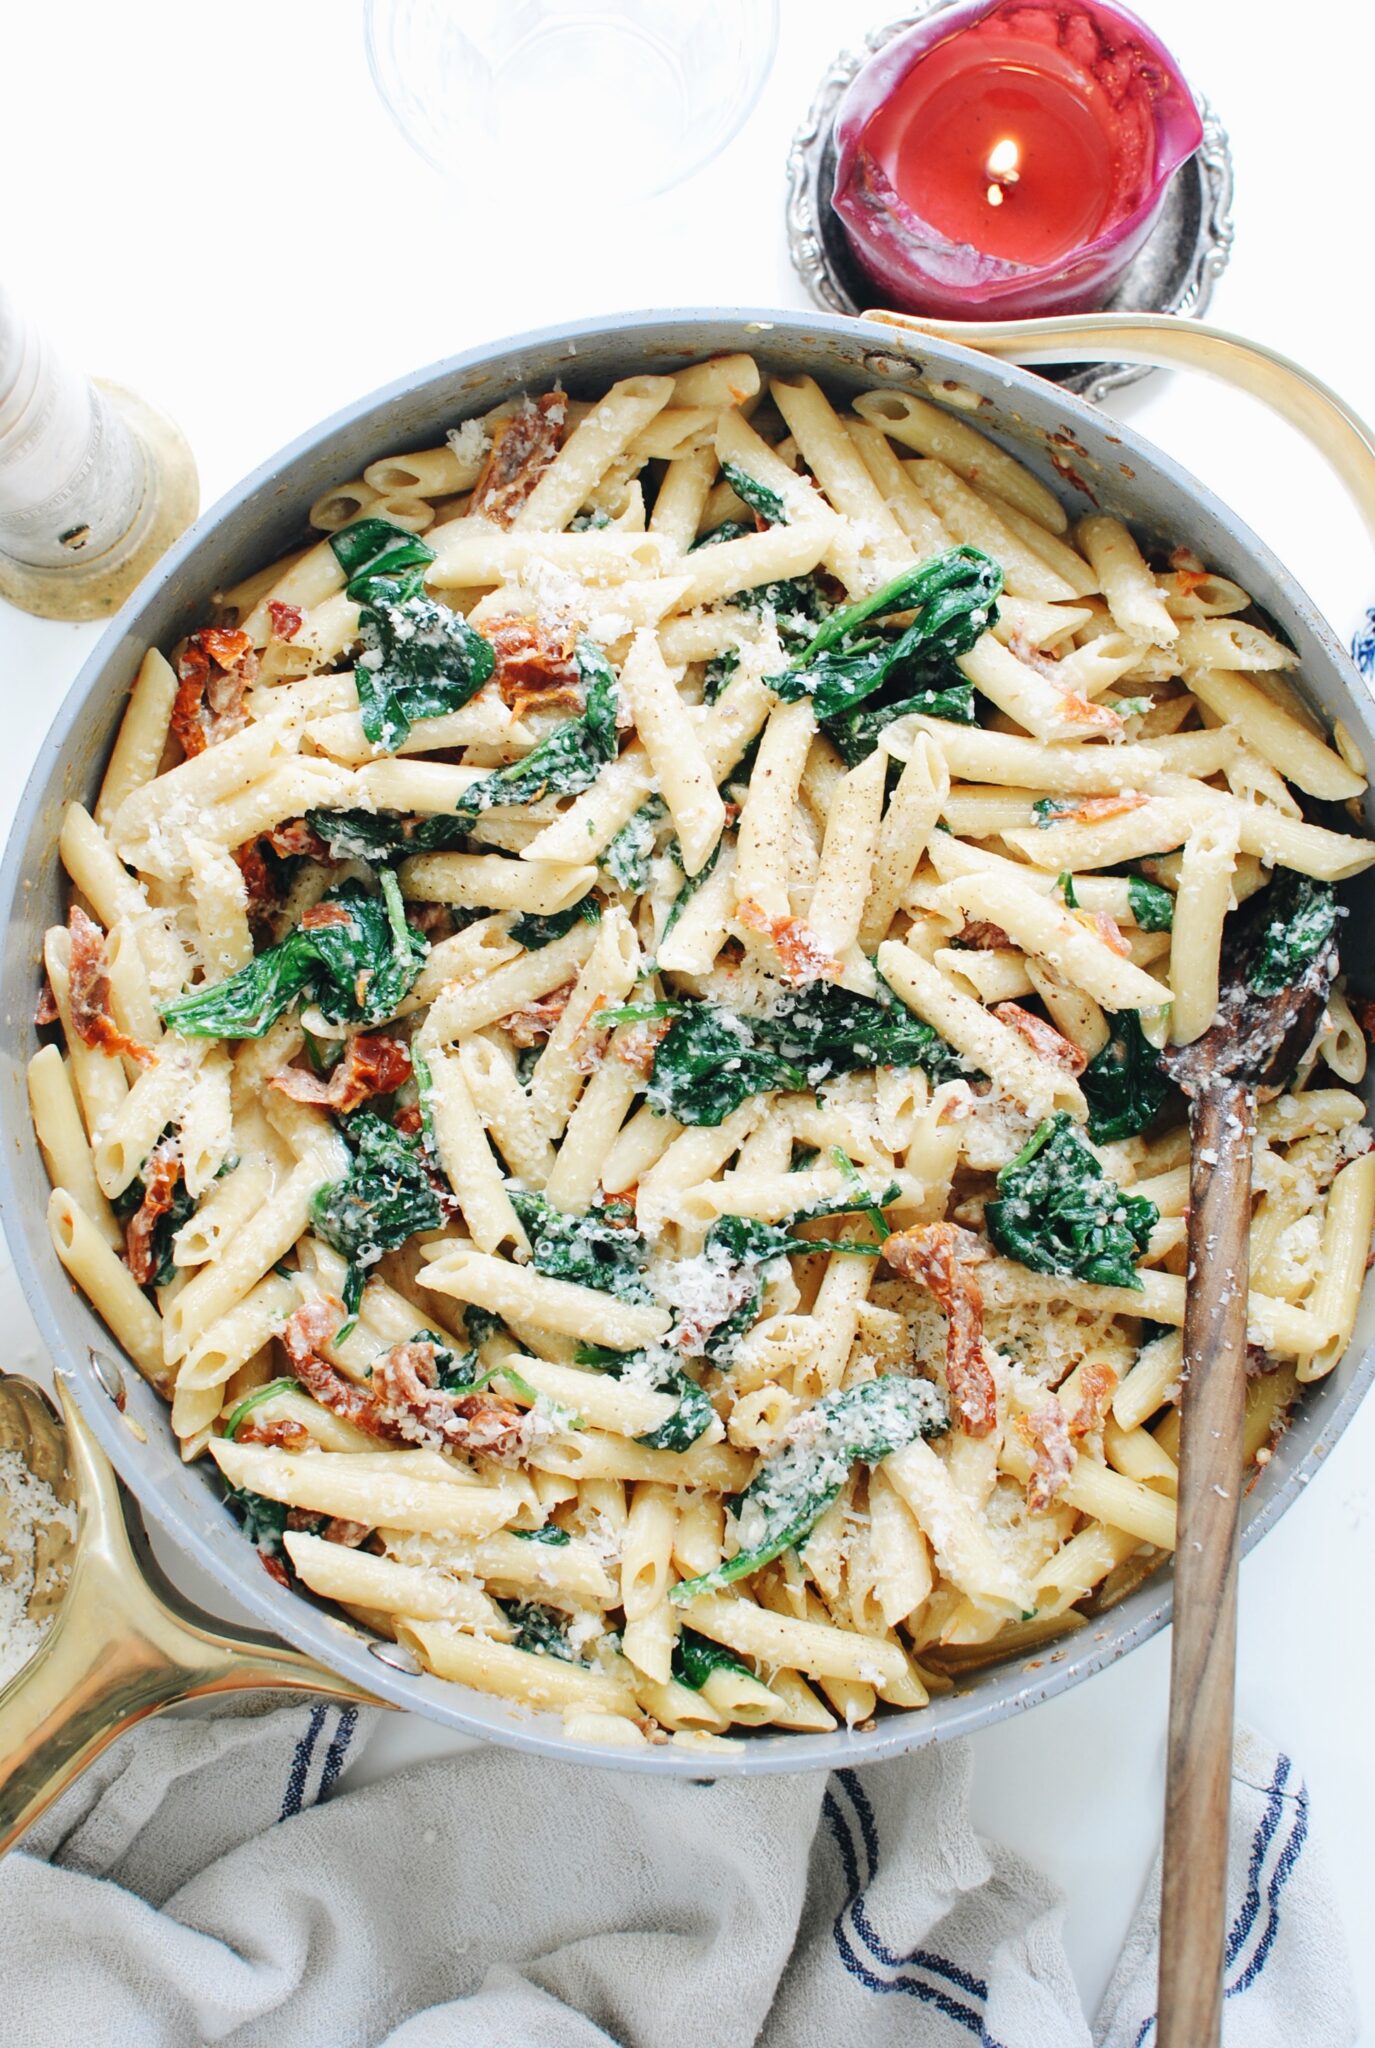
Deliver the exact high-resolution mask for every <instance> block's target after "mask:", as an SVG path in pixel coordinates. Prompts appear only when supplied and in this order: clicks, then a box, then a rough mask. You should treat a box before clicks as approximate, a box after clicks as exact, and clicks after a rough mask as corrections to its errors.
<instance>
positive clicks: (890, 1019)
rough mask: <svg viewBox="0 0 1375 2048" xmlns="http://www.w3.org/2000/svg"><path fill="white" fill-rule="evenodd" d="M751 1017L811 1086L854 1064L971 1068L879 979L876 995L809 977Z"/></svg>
mask: <svg viewBox="0 0 1375 2048" xmlns="http://www.w3.org/2000/svg"><path fill="white" fill-rule="evenodd" d="M751 1021H752V1028H753V1030H754V1033H755V1035H756V1037H758V1038H762V1039H764V1040H765V1041H766V1042H767V1043H768V1044H770V1045H773V1046H776V1047H777V1048H778V1050H779V1051H780V1052H781V1053H782V1054H783V1055H784V1056H785V1057H786V1058H787V1059H790V1060H793V1061H794V1062H796V1064H797V1065H798V1066H800V1067H804V1068H805V1069H806V1074H807V1080H808V1082H809V1083H811V1084H812V1085H813V1086H815V1085H816V1083H817V1082H818V1081H821V1080H825V1079H827V1078H829V1076H830V1075H832V1074H849V1073H852V1072H853V1071H854V1070H855V1069H856V1068H857V1067H921V1068H922V1069H923V1070H924V1071H925V1072H926V1073H927V1074H928V1075H929V1076H930V1078H931V1079H932V1080H933V1081H939V1080H944V1079H946V1078H947V1077H948V1076H949V1075H951V1074H957V1073H959V1074H967V1073H969V1072H970V1071H971V1070H970V1068H969V1067H968V1065H967V1064H966V1063H965V1061H964V1060H963V1059H962V1058H961V1056H960V1055H959V1054H958V1053H957V1052H955V1051H954V1050H953V1049H952V1048H951V1047H950V1046H948V1045H947V1044H946V1042H945V1040H944V1039H943V1038H942V1037H940V1035H939V1033H937V1032H936V1031H933V1030H932V1028H931V1026H930V1025H929V1024H924V1023H923V1022H922V1021H921V1019H920V1018H919V1017H914V1016H913V1015H912V1012H911V1011H910V1010H909V1009H908V1008H907V1007H906V1005H905V1004H904V1003H901V1002H899V1001H898V999H897V997H896V996H895V995H894V994H893V992H892V990H891V989H890V988H889V987H888V986H887V984H886V983H885V982H883V981H881V980H880V982H879V985H878V995H877V996H876V997H872V996H860V995H854V994H852V993H851V992H850V990H848V989H843V988H837V987H836V986H835V984H834V983H833V982H826V981H813V982H809V983H808V984H807V985H806V986H805V987H804V988H799V989H792V990H789V991H788V993H787V994H786V995H783V996H780V997H779V999H778V1001H777V1002H776V1003H775V1004H774V1007H773V1010H772V1012H771V1013H770V1015H769V1016H767V1017H761V1018H755V1019H752V1020H751Z"/></svg>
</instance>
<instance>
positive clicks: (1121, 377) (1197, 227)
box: [787, 0, 1234, 402]
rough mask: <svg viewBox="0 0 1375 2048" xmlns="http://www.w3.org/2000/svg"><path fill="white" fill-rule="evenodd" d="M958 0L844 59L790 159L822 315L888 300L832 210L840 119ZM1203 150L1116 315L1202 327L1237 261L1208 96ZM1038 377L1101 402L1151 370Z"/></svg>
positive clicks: (1203, 108) (808, 275)
mask: <svg viewBox="0 0 1375 2048" xmlns="http://www.w3.org/2000/svg"><path fill="white" fill-rule="evenodd" d="M952 4H954V0H919V4H918V5H916V6H913V7H910V8H909V9H908V10H907V11H906V12H905V13H903V14H901V15H899V16H898V17H897V19H896V20H894V21H890V22H885V23H884V24H883V25H882V26H881V27H879V28H875V29H872V30H871V31H870V32H869V34H868V36H867V37H866V38H865V42H864V47H863V48H862V49H860V50H842V51H840V52H839V54H838V55H837V56H836V57H835V59H834V60H833V62H832V63H831V65H830V67H829V69H828V70H827V72H826V74H825V76H824V77H823V78H822V80H821V83H820V84H819V86H818V87H817V90H816V96H815V98H814V99H813V101H812V104H811V108H810V110H809V112H808V114H807V118H806V119H805V121H803V123H802V125H801V127H800V128H799V129H798V130H797V132H796V134H795V135H794V137H793V142H792V148H791V150H790V151H789V154H788V201H787V231H788V248H789V252H790V253H791V256H792V260H793V268H794V269H795V270H796V272H797V274H798V276H799V277H800V278H801V280H802V282H803V284H804V285H805V286H806V288H807V291H808V294H809V295H810V297H811V298H812V299H814V300H815V301H816V303H817V305H819V306H825V307H828V308H829V309H830V310H831V311H832V312H835V313H858V312H861V311H862V310H863V309H864V308H865V307H866V306H872V305H875V304H876V303H878V300H879V299H880V298H881V293H880V292H879V289H878V287H877V286H876V285H874V284H873V283H872V282H871V281H870V280H869V279H868V278H866V277H865V275H864V272H863V271H862V270H861V269H860V267H859V264H858V263H857V262H856V260H855V257H854V254H853V252H852V250H851V248H850V245H849V242H848V240H847V239H846V236H845V231H844V229H843V228H842V226H841V224H840V220H839V217H838V216H837V214H836V213H835V212H834V211H833V209H832V206H831V194H832V192H833V191H834V190H835V170H836V150H835V140H834V126H835V116H836V110H837V108H838V107H839V105H840V102H841V100H842V99H843V98H844V97H845V93H846V91H847V89H848V88H849V86H850V83H851V81H852V80H853V79H854V77H855V75H856V74H857V72H858V71H859V70H860V68H861V66H862V65H864V64H866V63H867V62H868V61H869V59H870V57H872V56H873V55H874V53H875V51H877V50H881V49H882V48H883V47H884V45H885V44H886V43H890V42H891V41H892V40H893V38H894V37H895V36H899V35H902V34H903V33H904V32H905V31H906V30H907V29H909V28H912V27H914V26H915V25H916V24H917V23H918V22H920V21H925V20H926V19H927V18H928V16H930V15H931V14H935V13H939V12H940V11H941V10H942V9H944V8H946V7H949V6H951V5H952ZM1194 97H1195V99H1196V100H1197V102H1198V109H1199V113H1200V115H1201V116H1202V120H1203V142H1202V144H1201V146H1200V147H1199V149H1198V150H1196V151H1195V153H1194V155H1193V156H1192V157H1190V159H1189V161H1188V162H1187V163H1186V164H1184V165H1183V166H1182V167H1181V168H1180V170H1179V171H1177V172H1176V174H1175V176H1174V178H1173V180H1172V181H1171V184H1170V188H1169V191H1168V193H1167V195H1166V199H1165V205H1164V208H1163V209H1162V212H1161V215H1160V219H1159V221H1158V222H1157V223H1156V226H1155V228H1154V230H1153V231H1152V233H1151V235H1150V237H1149V239H1148V240H1147V242H1146V243H1145V244H1144V246H1143V247H1142V248H1141V250H1140V251H1139V252H1138V254H1137V255H1136V257H1135V259H1134V260H1133V262H1132V263H1131V264H1130V266H1129V267H1128V269H1127V270H1126V272H1125V273H1124V275H1123V277H1122V280H1121V282H1120V284H1119V285H1118V287H1117V289H1116V290H1115V291H1114V292H1113V294H1112V296H1111V298H1109V299H1108V301H1107V303H1106V305H1105V306H1104V307H1103V309H1102V310H1103V311H1104V312H1108V313H1139V312H1147V313H1177V314H1180V315H1183V316H1184V317H1185V318H1195V319H1197V318H1200V317H1201V316H1202V314H1203V313H1204V311H1205V309H1206V308H1207V305H1208V302H1209V300H1210V299H1211V298H1212V295H1213V287H1214V285H1215V284H1216V283H1217V280H1218V278H1219V277H1220V276H1221V275H1222V272H1223V271H1224V270H1225V269H1226V267H1227V261H1228V258H1229V257H1230V255H1231V253H1232V239H1233V232H1234V231H1233V226H1232V153H1231V148H1230V145H1229V143H1228V140H1227V131H1226V129H1225V128H1224V127H1223V126H1222V123H1221V122H1220V121H1219V120H1218V118H1217V115H1216V114H1215V113H1214V112H1213V110H1212V108H1211V107H1210V106H1209V104H1208V102H1207V100H1205V99H1204V98H1203V97H1202V95H1201V94H1198V93H1195V95H1194ZM1036 369H1037V371H1038V372H1039V373H1040V375H1041V376H1043V377H1049V378H1051V379H1052V380H1053V381H1054V382H1056V383H1058V384H1064V385H1065V386H1066V387H1067V388H1068V389H1069V390H1071V391H1078V392H1080V393H1082V395H1083V396H1084V397H1085V398H1089V399H1092V400H1094V401H1095V402H1097V401H1098V400H1100V399H1102V398H1104V397H1105V396H1106V395H1107V393H1108V392H1109V391H1113V390H1117V389H1120V388H1121V386H1123V385H1124V384H1135V383H1136V382H1137V380H1138V379H1139V378H1142V377H1149V376H1150V375H1151V371H1150V369H1149V368H1148V367H1146V366H1143V365H1142V364H1140V363H1099V364H1094V365H1092V366H1085V365H1083V364H1079V363H1074V364H1063V365H1057V364H1054V363H1037V365H1036Z"/></svg>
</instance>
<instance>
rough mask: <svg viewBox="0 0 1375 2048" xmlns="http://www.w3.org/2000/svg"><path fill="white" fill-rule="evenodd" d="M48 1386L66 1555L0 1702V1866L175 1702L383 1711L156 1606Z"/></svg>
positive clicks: (114, 1494) (100, 1483) (203, 1619)
mask: <svg viewBox="0 0 1375 2048" xmlns="http://www.w3.org/2000/svg"><path fill="white" fill-rule="evenodd" d="M58 1383H59V1390H60V1392H61V1396H62V1405H63V1409H64V1411H65V1418H66V1425H67V1445H68V1458H69V1462H70V1469H71V1473H72V1478H73V1481H74V1482H75V1488H76V1494H77V1498H78V1500H79V1501H80V1520H79V1525H78V1532H77V1550H76V1555H75V1559H74V1562H73V1565H72V1573H71V1579H70V1581H69V1583H68V1587H67V1592H66V1595H65V1597H64V1599H63V1601H62V1605H61V1607H60V1608H59V1609H58V1612H57V1615H56V1617H55V1619H54V1621H53V1624H52V1627H51V1628H50V1629H49V1631H48V1633H47V1635H46V1636H45V1638H44V1640H43V1642H42V1644H41V1646H40V1648H39V1649H38V1651H37V1653H36V1654H35V1655H34V1656H33V1657H32V1658H31V1659H30V1661H29V1662H28V1663H27V1664H26V1665H25V1666H24V1668H23V1670H22V1671H20V1672H19V1673H18V1674H17V1675H16V1677H15V1678H14V1679H12V1680H11V1682H10V1684H9V1685H7V1686H6V1687H4V1689H3V1690H0V1855H3V1853H4V1851H5V1850H6V1849H8V1848H9V1847H10V1846H11V1844H12V1843H14V1842H15V1841H17V1840H18V1838H19V1836H20V1835H21V1834H22V1833H23V1832H24V1830H25V1828H27V1827H28V1826H29V1824H30V1823H31V1822H32V1821H35V1820H37V1818H38V1816H39V1815H40V1814H41V1813H42V1812H43V1811H44V1810H45V1809H46V1808H47V1807H48V1806H50V1805H51V1804H52V1802H53V1800H54V1799H56V1798H57V1796H58V1794H59V1793H60V1792H63V1791H65V1790H66V1788H67V1786H68V1785H70V1784H71V1782H72V1780H73V1779H74V1778H76V1777H78V1776H79V1775H80V1773H81V1772H82V1771H83V1770H84V1769H85V1767H86V1765H87V1764H88V1763H92V1762H94V1760H95V1758H96V1757H98V1756H99V1755H100V1753H101V1751H102V1750H104V1749H106V1748H108V1746H109V1745H110V1743H112V1742H113V1741H114V1739H115V1737H116V1736H117V1735H121V1734H123V1732H124V1730H125V1729H126V1728H132V1727H133V1726H134V1724H135V1722H137V1721H142V1720H145V1719H146V1718H147V1717H148V1715H150V1714H158V1713H161V1712H162V1711H163V1709H164V1708H166V1707H172V1706H176V1705H178V1704H179V1702H180V1701H182V1700H190V1699H200V1698H203V1697H205V1696H206V1695H208V1694H211V1693H223V1692H243V1691H248V1690H252V1689H255V1688H265V1687H270V1688H274V1689H280V1690H284V1691H292V1692H311V1693H326V1694H329V1695H331V1696H332V1697H333V1698H335V1699H345V1700H359V1701H365V1702H366V1703H367V1704H369V1705H373V1706H378V1705H382V1704H384V1702H382V1701H377V1700H372V1699H371V1698H370V1696H369V1695H368V1694H366V1693H363V1692H360V1691H359V1690H358V1689H357V1688H356V1687H355V1686H352V1685H350V1684H349V1683H348V1682H347V1680H345V1679H343V1678H341V1677H340V1676H339V1675H338V1673H337V1672H333V1671H328V1670H326V1669H325V1667H324V1666H323V1665H320V1664H315V1663H312V1661H311V1660H310V1658H309V1657H304V1656H302V1655H301V1653H300V1652H299V1651H298V1650H292V1649H288V1648H287V1647H286V1645H285V1644H282V1643H278V1642H274V1641H273V1640H272V1638H271V1637H269V1636H257V1635H254V1634H253V1633H251V1632H250V1631H247V1630H245V1631H243V1632H242V1633H234V1632H232V1631H230V1630H227V1629H225V1628H224V1627H222V1626H221V1624H219V1623H218V1622H214V1621H212V1620H211V1619H210V1617H209V1616H208V1615H203V1614H200V1613H199V1612H198V1611H197V1610H196V1609H195V1608H193V1607H191V1606H190V1605H189V1604H186V1605H182V1604H181V1602H180V1596H179V1595H177V1594H175V1593H174V1592H173V1591H172V1590H171V1589H170V1588H169V1589H168V1595H167V1597H166V1598H164V1597H163V1595H162V1594H161V1593H160V1592H159V1591H158V1590H157V1589H156V1588H155V1587H154V1586H153V1585H151V1584H150V1583H149V1581H148V1579H147V1578H146V1577H145V1576H144V1567H143V1565H142V1564H141V1562H140V1560H139V1558H138V1556H137V1555H136V1552H135V1550H134V1547H133V1545H132V1544H131V1542H130V1538H129V1531H128V1529H127V1527H126V1525H125V1519H124V1504H123V1502H122V1500H121V1498H120V1494H119V1488H118V1486H117V1484H116V1481H115V1475H114V1473H113V1471H112V1470H111V1468H110V1466H109V1464H108V1463H107V1461H106V1459H105V1456H104V1453H103V1452H102V1451H101V1450H100V1448H99V1447H98V1445H97V1444H96V1441H95V1439H94V1437H92V1436H91V1434H90V1432H89V1431H88V1429H87V1428H86V1425H85V1423H84V1422H83V1421H82V1419H81V1415H80V1412H79V1410H78V1409H77V1406H76V1403H75V1401H74V1400H73V1399H72V1398H71V1396H70V1394H69V1392H68V1390H67V1387H66V1385H65V1383H64V1381H63V1377H62V1375H59V1376H58ZM173 1601H176V1602H177V1605H176V1606H175V1607H174V1605H173V1604H172V1603H173Z"/></svg>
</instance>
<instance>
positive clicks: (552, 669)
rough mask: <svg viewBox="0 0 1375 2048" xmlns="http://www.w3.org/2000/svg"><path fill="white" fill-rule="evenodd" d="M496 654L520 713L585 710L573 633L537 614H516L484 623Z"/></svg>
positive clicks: (500, 677)
mask: <svg viewBox="0 0 1375 2048" xmlns="http://www.w3.org/2000/svg"><path fill="white" fill-rule="evenodd" d="M482 630H483V633H484V636H485V637H486V638H487V639H488V640H490V642H491V643H492V652H493V654H494V655H495V656H496V668H495V671H494V674H495V678H496V686H497V689H498V691H499V692H500V694H501V700H502V702H503V704H508V705H509V706H510V708H511V710H512V712H513V713H514V715H515V716H516V717H517V718H520V717H522V716H523V715H524V713H525V712H526V711H527V710H529V709H531V708H532V707H533V709H535V710H536V711H554V710H568V711H581V710H582V708H583V689H582V683H581V679H580V677H579V674H578V665H577V662H576V661H575V660H574V659H573V645H574V636H573V633H572V632H571V631H570V630H568V629H566V628H557V627H550V626H545V625H542V624H541V623H540V621H539V620H538V619H526V618H520V617H519V616H515V615H513V616H511V617H509V618H504V619H492V620H490V621H489V623H488V624H487V625H485V626H484V627H483V629H482Z"/></svg>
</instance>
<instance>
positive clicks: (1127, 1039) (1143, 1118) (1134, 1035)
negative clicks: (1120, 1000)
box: [1079, 1010, 1169, 1145]
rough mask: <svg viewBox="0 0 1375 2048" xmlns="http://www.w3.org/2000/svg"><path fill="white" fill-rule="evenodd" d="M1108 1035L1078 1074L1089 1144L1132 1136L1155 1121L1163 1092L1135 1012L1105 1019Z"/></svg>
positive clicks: (1162, 1076) (1154, 1058)
mask: <svg viewBox="0 0 1375 2048" xmlns="http://www.w3.org/2000/svg"><path fill="white" fill-rule="evenodd" d="M1108 1021H1109V1024H1110V1026H1111V1029H1112V1036H1111V1038H1109V1040H1108V1042H1107V1044H1106V1045H1105V1046H1104V1047H1103V1050H1102V1051H1101V1052H1100V1053H1097V1054H1096V1055H1095V1056H1094V1058H1093V1059H1091V1060H1090V1061H1089V1063H1088V1065H1087V1067H1085V1069H1084V1071H1083V1073H1082V1074H1081V1075H1080V1076H1079V1086H1080V1087H1081V1088H1082V1089H1083V1091H1084V1100H1085V1101H1086V1102H1087V1103H1088V1106H1089V1126H1088V1128H1089V1136H1090V1137H1091V1138H1092V1139H1093V1142H1094V1144H1095V1145H1109V1144H1112V1143H1113V1142H1114V1141H1115V1140H1117V1139H1118V1138H1134V1137H1135V1136H1136V1134H1137V1132H1138V1131H1144V1130H1145V1129H1146V1127H1147V1125H1148V1124H1151V1123H1153V1122H1154V1121H1155V1118H1156V1116H1157V1115H1158V1114H1159V1111H1160V1107H1161V1104H1162V1103H1163V1102H1164V1100H1165V1097H1166V1095H1167V1094H1168V1092H1169V1082H1168V1081H1167V1080H1166V1078H1165V1072H1164V1069H1163V1067H1162V1066H1161V1064H1160V1055H1159V1053H1158V1052H1157V1051H1156V1049H1155V1047H1154V1046H1153V1045H1152V1044H1151V1042H1150V1040H1149V1039H1148V1038H1147V1037H1146V1034H1145V1032H1144V1031H1143V1030H1142V1029H1141V1019H1140V1017H1139V1016H1138V1015H1137V1013H1136V1011H1135V1010H1122V1011H1120V1012H1118V1013H1117V1014H1116V1015H1114V1016H1110V1017H1109V1020H1108Z"/></svg>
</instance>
